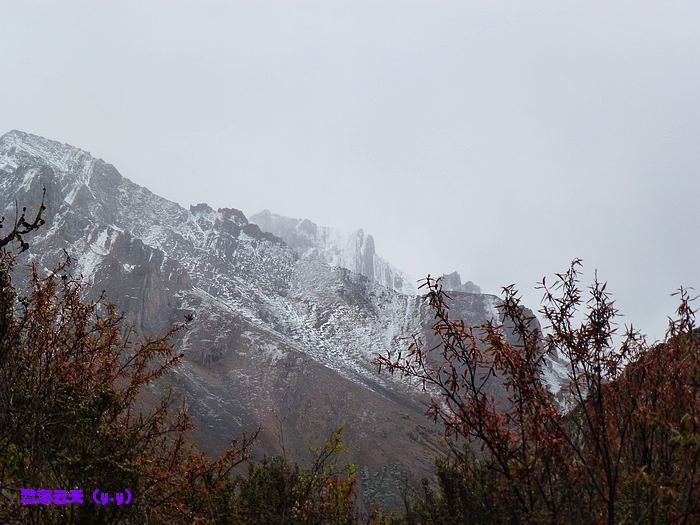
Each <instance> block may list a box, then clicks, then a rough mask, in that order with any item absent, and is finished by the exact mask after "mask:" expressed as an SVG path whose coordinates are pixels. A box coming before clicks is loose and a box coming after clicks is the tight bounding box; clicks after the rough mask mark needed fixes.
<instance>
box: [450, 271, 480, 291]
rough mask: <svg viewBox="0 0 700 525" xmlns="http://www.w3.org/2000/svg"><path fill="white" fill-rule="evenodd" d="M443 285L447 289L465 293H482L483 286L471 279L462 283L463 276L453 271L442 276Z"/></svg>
mask: <svg viewBox="0 0 700 525" xmlns="http://www.w3.org/2000/svg"><path fill="white" fill-rule="evenodd" d="M442 287H443V289H444V290H446V291H451V292H464V293H478V294H480V293H481V288H479V287H478V286H477V285H475V284H474V283H473V282H471V281H467V282H466V283H462V278H461V277H460V276H459V273H457V272H452V273H449V274H445V275H443V276H442Z"/></svg>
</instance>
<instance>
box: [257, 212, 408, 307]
mask: <svg viewBox="0 0 700 525" xmlns="http://www.w3.org/2000/svg"><path fill="white" fill-rule="evenodd" d="M250 221H251V222H253V223H255V224H257V225H258V226H259V227H260V229H261V230H262V231H265V232H269V233H272V234H274V235H276V236H277V237H280V238H282V239H283V240H284V241H285V242H286V243H287V245H289V246H290V247H291V248H292V249H294V250H295V251H296V252H297V253H298V254H299V255H300V256H301V257H306V258H315V259H321V260H322V261H324V262H325V263H326V264H328V265H330V266H336V267H341V268H347V269H348V270H351V271H353V272H355V273H359V274H361V275H364V276H365V277H367V278H368V279H370V280H372V281H375V282H378V283H379V284H381V285H383V286H386V287H387V288H392V289H394V290H396V291H398V292H400V293H403V294H407V295H416V294H417V293H418V292H417V288H416V284H415V283H416V281H415V280H414V279H412V278H411V277H408V276H406V275H405V274H404V273H403V272H401V271H400V270H398V269H397V268H395V267H394V266H392V265H391V264H389V263H388V262H387V261H386V260H384V259H383V258H382V257H381V256H379V255H378V254H377V252H376V248H375V242H374V238H373V237H372V236H371V235H369V234H367V233H365V231H364V230H363V229H362V228H360V229H357V230H355V231H353V232H351V233H349V234H347V233H344V232H341V231H339V230H337V229H334V228H329V227H327V226H318V225H317V224H315V223H313V222H312V221H310V220H308V219H293V218H290V217H284V216H282V215H277V214H275V213H272V212H271V211H270V210H263V211H262V212H260V213H257V214H255V215H253V216H251V217H250Z"/></svg>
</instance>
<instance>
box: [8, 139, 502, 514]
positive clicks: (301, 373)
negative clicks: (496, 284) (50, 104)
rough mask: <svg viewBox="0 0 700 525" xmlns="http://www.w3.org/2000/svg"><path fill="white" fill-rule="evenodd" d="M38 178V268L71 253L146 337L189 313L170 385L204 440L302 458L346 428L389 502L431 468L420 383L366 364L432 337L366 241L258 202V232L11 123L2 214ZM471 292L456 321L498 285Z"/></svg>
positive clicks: (227, 213) (415, 304)
mask: <svg viewBox="0 0 700 525" xmlns="http://www.w3.org/2000/svg"><path fill="white" fill-rule="evenodd" d="M42 187H45V188H46V195H47V198H46V205H47V214H46V217H47V224H46V226H44V228H43V229H41V230H39V231H38V232H37V233H36V234H35V235H34V236H33V237H32V238H31V239H29V240H30V242H31V248H30V250H29V252H28V257H29V258H30V259H32V260H34V261H36V262H37V263H38V264H39V267H40V268H51V267H52V266H53V265H54V264H55V263H56V262H57V261H59V260H61V259H62V254H63V250H64V249H65V250H67V251H68V253H69V254H70V255H71V257H72V258H73V260H74V266H73V271H74V272H75V273H81V274H82V275H83V276H84V278H85V279H87V280H88V281H90V282H92V283H93V287H92V289H91V292H90V293H91V294H93V295H94V296H96V295H98V294H99V293H100V292H101V291H102V290H105V291H106V294H107V297H108V299H109V300H110V301H111V302H114V303H116V304H117V305H118V306H119V307H120V309H121V310H122V311H124V312H125V313H126V314H127V315H128V317H129V318H130V320H131V321H132V322H133V323H134V324H135V325H136V326H137V327H138V328H139V329H140V330H141V331H142V332H143V333H144V334H154V333H157V332H161V331H164V330H165V329H166V328H167V327H168V326H169V325H170V324H171V323H173V322H175V321H180V320H182V318H183V317H184V315H185V314H186V313H193V314H194V321H193V323H192V324H191V327H190V328H189V329H188V330H187V331H186V332H185V333H184V334H183V335H182V336H180V338H179V339H178V340H177V341H175V343H176V345H177V346H178V347H179V349H180V350H181V351H182V352H183V353H184V354H185V359H184V362H183V363H182V365H181V366H180V367H179V368H178V369H177V370H175V372H174V373H173V375H172V377H170V378H169V380H170V381H172V382H173V383H174V384H176V385H177V387H178V388H179V389H180V391H181V392H183V394H184V395H185V396H186V398H187V400H188V403H189V405H190V409H191V412H192V414H193V416H194V418H195V421H196V422H197V424H198V430H197V433H196V438H197V440H198V441H199V443H200V445H201V446H202V447H203V448H204V449H205V450H208V451H210V452H216V451H219V450H221V449H222V448H223V447H224V446H225V445H226V444H227V443H228V441H229V440H230V438H231V437H234V436H238V435H240V433H241V432H242V431H245V430H251V429H253V428H255V427H257V426H258V425H262V427H263V434H262V438H261V440H260V443H259V451H260V452H261V453H262V452H266V453H273V454H274V453H280V452H281V451H283V450H284V451H285V453H286V454H287V455H288V456H289V457H291V458H292V459H298V460H302V461H303V460H304V459H305V458H306V457H307V451H308V448H309V447H310V446H317V445H318V444H319V443H321V442H322V441H323V440H324V439H325V438H326V437H328V436H329V435H330V433H331V431H332V430H333V429H334V428H336V427H337V426H339V425H341V424H344V425H345V427H346V431H345V434H346V442H347V444H348V445H349V447H350V449H351V450H353V453H354V456H353V457H352V458H350V459H351V460H353V461H354V462H356V463H357V464H358V465H359V466H360V470H359V472H360V473H361V486H362V488H363V490H364V492H365V494H368V495H372V496H373V498H374V499H377V498H378V499H379V500H380V501H381V502H382V503H383V504H385V505H387V506H390V507H391V506H396V505H400V501H401V499H400V494H401V491H402V490H403V486H404V477H405V476H413V477H414V478H417V477H420V476H423V475H426V474H428V473H430V472H431V471H432V465H433V459H434V454H435V452H434V451H435V450H436V449H435V443H436V442H437V439H436V435H437V428H436V427H435V426H434V425H433V424H432V422H430V421H428V420H427V419H426V418H425V416H424V412H425V409H426V402H427V398H426V397H425V394H422V393H421V392H420V391H419V389H417V388H416V387H414V386H411V385H407V384H405V383H402V382H401V381H400V380H399V379H398V378H392V377H390V376H387V375H385V374H382V375H378V374H377V371H376V369H375V367H374V366H373V365H371V364H370V360H371V359H372V358H373V357H374V356H375V355H376V354H377V353H379V352H386V350H387V349H389V348H402V347H404V346H405V345H406V343H405V341H403V340H402V339H401V338H402V337H405V336H407V335H410V334H411V333H413V332H425V333H428V332H429V330H428V328H429V326H430V322H431V318H430V315H429V312H428V311H427V309H426V307H425V305H424V303H423V301H422V299H421V298H420V297H418V296H416V295H415V293H414V287H413V285H412V284H411V282H412V281H411V280H410V279H408V278H406V277H405V276H404V275H403V274H401V273H400V272H399V271H398V270H396V269H394V268H393V267H392V266H390V265H389V264H388V263H386V262H385V261H383V260H382V259H381V258H379V257H378V256H377V255H376V253H375V249H374V241H373V239H372V238H371V236H368V235H365V234H364V233H363V232H362V231H361V230H358V231H357V232H355V233H354V234H352V235H350V236H347V237H335V236H334V235H335V234H333V233H332V232H330V231H329V230H328V229H324V228H322V227H319V226H316V225H315V224H313V223H311V222H310V221H305V220H302V221H299V220H295V219H285V218H282V217H279V216H276V215H273V214H271V213H269V212H263V213H262V214H258V215H256V216H255V221H256V222H257V224H258V225H259V226H260V227H259V226H258V225H256V224H253V223H251V222H249V221H248V220H247V219H246V217H245V216H244V214H243V213H242V212H240V211H238V210H236V209H230V208H221V209H218V210H214V209H212V208H211V207H209V206H208V205H206V204H197V205H196V206H191V207H190V208H189V209H185V208H183V207H181V206H180V205H178V204H176V203H174V202H170V201H168V200H166V199H164V198H161V197H159V196H157V195H154V194H153V193H151V192H150V191H148V190H147V189H145V188H143V187H141V186H138V185H136V184H134V183H133V182H131V181H130V180H128V179H126V178H124V177H122V176H121V175H120V174H119V172H118V171H117V170H116V169H115V168H114V167H113V166H112V165H110V164H107V163H106V162H104V161H102V160H100V159H96V158H94V157H92V156H91V155H90V154H89V153H87V152H85V151H82V150H80V149H78V148H75V147H72V146H69V145H66V144H61V143H59V142H54V141H51V140H47V139H44V138H41V137H37V136H34V135H30V134H26V133H22V132H18V131H12V132H10V133H7V134H5V135H3V136H2V137H0V210H2V211H3V214H4V215H10V216H11V214H12V213H14V202H15V199H17V201H18V202H20V203H22V205H23V206H27V207H28V209H30V210H31V209H32V208H31V206H35V205H38V202H39V200H40V198H41V189H42ZM261 227H262V229H263V230H266V231H262V230H261ZM269 232H272V233H269ZM24 255H27V254H24ZM24 260H25V261H26V260H27V259H26V258H25V259H24ZM457 282H458V284H459V286H461V287H462V288H463V287H464V286H465V285H462V284H461V282H459V277H458V276H457ZM399 291H404V292H406V291H408V292H411V293H410V294H407V293H399ZM469 292H470V293H469V294H461V295H460V294H457V295H460V297H458V298H457V303H458V304H457V306H456V307H455V308H453V309H452V310H451V312H452V315H453V317H457V316H459V317H462V318H464V319H465V320H466V321H468V322H470V323H481V322H484V321H485V320H487V319H488V318H491V317H494V316H497V315H498V314H497V312H496V310H495V305H496V304H497V299H496V298H495V297H494V296H489V295H482V294H479V293H478V291H474V290H473V289H470V290H469Z"/></svg>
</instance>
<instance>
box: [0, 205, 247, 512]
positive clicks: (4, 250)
mask: <svg viewBox="0 0 700 525" xmlns="http://www.w3.org/2000/svg"><path fill="white" fill-rule="evenodd" d="M24 211H25V212H26V210H24ZM43 211H44V206H43V204H42V205H41V207H40V209H39V211H38V213H37V215H36V218H35V220H34V221H33V222H31V223H30V222H28V221H27V220H25V215H24V212H23V213H22V216H21V217H20V218H18V219H16V220H15V223H14V226H13V228H12V230H11V231H10V232H9V234H7V235H6V236H5V237H3V238H2V239H0V522H3V523H11V522H17V523H122V522H124V523H163V522H167V523H203V522H214V521H216V519H218V518H219V517H220V516H222V515H226V513H227V507H228V506H229V505H230V498H229V494H230V492H231V490H232V487H233V485H232V479H231V477H230V475H229V473H230V471H231V469H232V468H233V467H234V466H235V465H237V464H239V463H240V462H242V461H244V460H245V459H246V458H247V457H248V449H249V446H250V444H251V442H252V440H253V439H254V438H255V434H253V435H252V436H248V437H246V436H244V438H243V439H242V440H241V442H240V443H239V442H235V441H234V442H232V444H231V446H230V447H229V448H228V450H227V451H226V452H225V453H224V454H223V455H222V456H221V457H219V458H218V459H215V460H210V459H208V458H206V457H205V456H204V455H203V454H201V453H200V452H198V451H197V449H196V448H195V446H194V445H193V444H192V443H191V442H190V441H189V440H188V437H187V436H188V432H189V430H190V429H191V428H192V425H191V422H190V419H189V417H188V416H187V413H186V411H185V410H184V406H181V407H180V408H177V407H173V401H174V396H173V395H172V393H171V392H168V393H167V394H164V395H162V396H159V397H160V400H159V401H157V402H156V403H155V408H152V409H150V410H149V409H147V408H145V403H143V402H142V401H143V400H142V396H143V395H144V394H148V395H150V396H152V395H153V392H154V387H155V384H156V383H155V382H156V380H158V379H159V378H161V377H162V376H163V375H164V374H165V373H166V372H168V371H169V370H171V369H172V368H173V367H175V366H177V364H178V363H179V362H180V360H181V358H182V355H181V354H177V353H175V352H174V350H173V348H172V346H171V344H170V341H171V339H172V337H173V335H174V334H175V333H176V332H177V331H179V330H182V329H183V328H184V323H183V324H181V325H177V326H174V327H173V328H172V329H171V330H169V331H168V332H167V333H166V334H164V335H162V336H161V337H157V338H147V339H145V340H142V339H140V338H138V337H136V335H135V333H134V332H133V331H132V330H131V329H130V328H129V327H128V326H127V325H126V324H125V322H124V318H123V317H122V316H121V315H120V314H118V313H117V310H116V307H115V306H114V305H112V304H109V303H107V302H105V301H104V299H100V301H97V302H85V301H84V300H83V296H84V294H83V291H84V288H85V283H83V282H81V281H80V280H79V279H75V278H72V277H70V276H69V275H68V269H69V266H70V263H71V261H70V257H68V255H67V254H66V259H65V261H64V262H63V263H62V264H60V265H58V266H57V267H56V268H54V269H53V271H52V272H50V273H49V274H48V275H45V276H42V275H40V274H39V273H38V271H37V268H36V266H35V265H32V266H31V277H30V279H29V282H28V284H27V287H26V290H27V293H26V295H23V296H20V295H19V294H18V292H17V290H16V289H15V287H14V286H13V283H12V279H11V276H12V269H13V267H14V265H15V264H16V259H15V256H14V255H12V254H11V253H10V252H9V251H8V248H9V247H11V246H12V243H13V241H17V242H19V244H20V252H21V251H24V250H26V249H27V247H28V243H27V241H26V240H25V238H24V237H25V235H27V234H29V233H30V232H32V231H34V230H36V229H37V228H39V227H40V226H41V225H42V224H43V219H42V218H41V216H42V212H43ZM21 488H34V489H37V488H43V489H57V490H70V489H83V490H84V491H85V500H86V501H85V503H84V504H83V505H20V504H19V502H20V489H21ZM94 488H99V489H100V490H102V491H105V492H106V491H109V492H111V493H113V492H114V491H123V490H124V489H125V488H128V489H129V490H130V491H131V493H132V495H133V501H132V503H131V504H130V505H124V506H116V505H105V506H97V505H94V504H92V503H91V502H90V501H89V500H90V494H91V492H92V490H93V489H94Z"/></svg>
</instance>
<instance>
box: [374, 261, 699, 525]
mask: <svg viewBox="0 0 700 525" xmlns="http://www.w3.org/2000/svg"><path fill="white" fill-rule="evenodd" d="M579 271H580V261H578V260H575V261H574V262H573V263H572V265H571V267H570V268H569V270H568V271H567V272H565V273H563V274H558V275H557V276H556V280H555V282H554V284H553V285H548V284H547V282H546V280H545V279H543V280H542V283H541V285H540V287H541V289H542V290H543V291H544V298H543V307H542V309H541V314H542V316H543V318H544V319H545V320H546V322H547V323H548V326H547V333H546V334H543V333H542V332H541V331H540V328H539V325H538V324H537V323H536V322H534V317H533V316H532V315H529V314H528V313H527V311H526V310H525V309H524V307H523V306H522V304H521V302H520V299H519V297H518V295H517V291H516V290H515V289H514V287H513V286H509V287H506V288H504V297H503V301H502V303H501V305H500V307H499V308H500V311H501V314H502V318H503V322H502V323H501V324H498V323H495V322H493V321H490V322H488V323H487V324H485V325H483V326H479V327H466V326H465V325H464V322H462V321H454V320H452V319H451V318H450V316H449V305H448V303H447V300H448V299H449V296H448V295H447V294H446V293H445V292H444V291H443V290H442V285H441V283H440V280H439V279H433V278H431V277H430V276H428V279H427V280H426V282H425V284H424V286H425V287H427V289H428V293H427V294H426V299H427V301H428V302H429V304H430V306H431V308H432V310H433V312H434V314H435V324H434V334H435V336H436V339H437V343H436V344H435V345H432V346H429V345H425V344H424V343H423V341H422V340H421V339H420V338H419V337H418V336H414V337H413V342H412V344H411V345H410V347H409V349H408V352H403V353H401V352H388V353H387V354H386V355H382V356H378V358H377V360H376V363H377V364H378V365H379V367H380V370H381V369H382V368H385V369H387V370H388V371H389V372H391V373H398V374H400V375H401V376H403V377H408V378H412V379H414V380H415V379H417V380H419V381H421V382H422V383H423V385H424V387H425V388H427V389H430V390H431V391H432V392H437V393H439V395H438V396H434V398H433V401H432V404H431V407H430V409H429V412H428V414H429V415H430V416H431V417H432V418H433V419H434V420H435V421H439V422H440V423H441V425H442V427H443V428H444V431H445V437H446V439H447V441H448V443H449V444H450V446H451V450H452V453H453V454H452V457H453V463H452V464H450V465H449V466H447V465H442V466H439V468H438V480H439V484H438V492H437V493H435V491H434V490H433V489H432V488H430V487H426V489H425V490H424V494H423V496H422V498H420V499H419V500H418V502H417V503H415V504H414V507H413V509H412V511H411V512H409V514H408V516H407V520H408V521H409V522H419V523H440V522H444V523H452V522H454V523H467V522H473V520H475V519H476V522H479V523H598V522H602V523H610V524H612V523H639V522H644V523H698V522H700V491H699V490H698V484H699V482H700V468H699V467H700V464H699V459H700V434H699V430H700V352H699V348H698V334H697V332H696V331H694V319H695V318H694V312H693V310H692V308H691V306H690V297H689V296H688V293H687V291H686V290H684V289H681V290H680V291H679V296H680V306H679V308H678V311H677V318H676V319H675V320H672V321H671V322H670V325H669V331H668V334H667V338H666V341H665V342H664V343H663V344H660V345H656V346H652V347H650V346H648V345H647V343H646V341H645V339H644V338H643V337H641V336H640V335H639V333H638V332H636V331H635V330H634V329H633V328H631V327H630V328H629V329H627V330H626V332H625V334H624V336H623V337H622V340H621V342H620V343H619V344H616V343H615V333H616V324H615V319H616V317H617V315H618V313H617V310H616V309H615V307H614V303H613V301H612V299H611V297H610V294H609V293H608V292H607V291H606V284H605V283H601V282H599V281H598V279H597V276H596V279H595V281H594V283H593V285H592V286H591V287H590V289H589V299H588V301H587V302H586V304H585V308H584V311H583V312H582V314H583V315H582V320H581V321H580V322H578V323H577V321H576V319H577V315H578V311H579V309H580V306H581V305H582V303H583V299H582V293H581V291H580V288H579V285H578V282H579V280H578V277H579ZM547 355H557V356H562V357H563V358H564V359H565V360H566V361H567V362H568V363H569V364H570V365H569V370H568V379H569V385H568V387H567V388H566V389H565V401H564V406H562V405H561V404H560V403H559V402H558V401H557V400H556V399H555V398H554V396H553V395H552V394H551V393H550V392H549V391H548V390H547V388H546V387H545V385H544V382H543V366H544V359H545V357H546V356H547ZM498 387H503V388H505V391H506V392H507V396H506V397H507V399H505V400H503V399H498V398H497V397H496V395H495V394H494V392H497V391H498ZM474 449H478V450H479V451H480V452H479V455H478V457H475V456H474V454H473V453H472V450H474ZM447 516H449V519H448V518H447ZM475 516H479V518H475ZM412 520H413V521H412ZM416 520H417V521H416ZM450 520H451V521H450Z"/></svg>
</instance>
